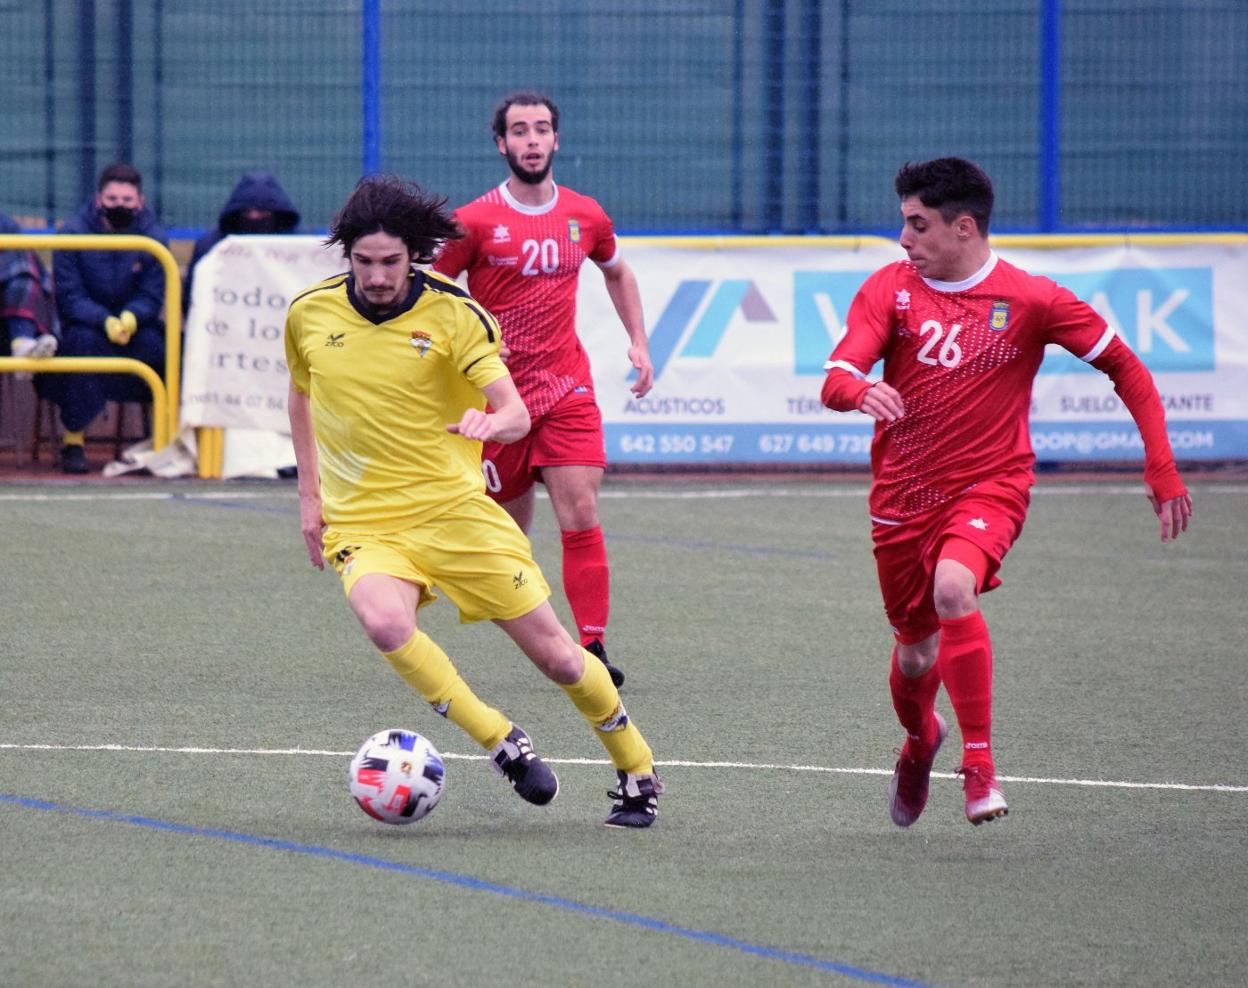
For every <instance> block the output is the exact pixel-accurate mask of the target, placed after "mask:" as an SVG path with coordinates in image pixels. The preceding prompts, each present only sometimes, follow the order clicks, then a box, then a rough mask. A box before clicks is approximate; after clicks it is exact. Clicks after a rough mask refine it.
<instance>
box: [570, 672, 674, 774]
mask: <svg viewBox="0 0 1248 988" xmlns="http://www.w3.org/2000/svg"><path fill="white" fill-rule="evenodd" d="M563 691H564V692H565V693H567V694H568V696H569V697H570V698H571V699H572V703H573V705H575V707H576V709H577V710H579V711H580V712H581V716H582V717H584V718H585V719H586V720H587V721H589V724H590V726H591V727H593V729H594V733H595V734H597V735H598V740H599V741H601V742H602V746H603V747H604V748H606V749H607V754H609V755H610V756H611V763H612V764H613V765H614V766H615V767H616V768H618V769H619V770H620V771H621V772H628V773H630V774H632V775H648V774H650V773H651V772H653V771H654V755H653V753H652V752H651V751H650V746H649V745H648V744H646V739H645V738H643V737H642V736H641V731H639V730H637V725H636V724H634V723H633V722H632V720H631V719H630V718H629V716H628V713H627V711H625V709H624V704H623V703H621V702H620V693H619V690H617V689H616V688H615V684H614V683H612V682H611V675H610V673H608V672H607V667H606V666H604V665H603V664H602V663H601V662H599V661H598V659H597V658H596V657H595V656H593V655H590V654H589V653H588V652H585V671H584V672H583V673H582V674H581V678H580V679H578V680H577V681H576V682H575V683H573V684H572V685H571V686H564V687H563Z"/></svg>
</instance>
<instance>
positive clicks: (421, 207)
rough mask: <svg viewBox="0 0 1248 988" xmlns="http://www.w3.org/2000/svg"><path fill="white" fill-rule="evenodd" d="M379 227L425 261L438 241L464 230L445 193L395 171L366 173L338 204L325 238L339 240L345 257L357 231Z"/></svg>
mask: <svg viewBox="0 0 1248 988" xmlns="http://www.w3.org/2000/svg"><path fill="white" fill-rule="evenodd" d="M379 232H380V233H388V234H389V235H390V236H392V237H398V239H400V240H402V241H403V243H404V245H405V246H406V247H407V249H408V250H409V251H411V254H412V260H413V261H415V262H416V263H417V264H429V263H430V262H431V261H432V260H433V257H434V254H435V253H436V252H437V249H438V247H439V246H440V245H441V244H442V243H444V242H445V241H447V240H458V239H459V238H461V237H462V236H463V235H464V234H463V231H462V230H460V228H459V226H458V225H457V224H456V222H455V219H454V217H452V216H451V212H450V210H449V209H448V208H447V199H446V196H439V195H435V194H434V193H431V192H426V191H425V190H424V189H422V188H421V187H420V186H419V185H417V184H416V183H415V182H409V181H407V180H406V179H402V178H399V177H398V176H397V175H368V176H365V177H364V178H362V179H360V181H359V183H358V184H357V185H356V187H355V191H354V192H352V193H351V195H350V197H348V199H347V201H346V203H345V204H344V205H343V207H342V209H340V210H338V215H337V216H335V217H334V220H333V223H332V224H331V225H330V228H329V237H328V238H326V240H325V244H326V246H328V245H330V244H342V253H343V254H344V255H345V256H348V257H349V256H350V255H351V248H352V247H353V246H354V245H355V242H356V241H357V240H359V239H360V237H367V236H368V235H369V234H372V233H379Z"/></svg>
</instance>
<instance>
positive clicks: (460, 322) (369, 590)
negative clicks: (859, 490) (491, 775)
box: [286, 176, 663, 827]
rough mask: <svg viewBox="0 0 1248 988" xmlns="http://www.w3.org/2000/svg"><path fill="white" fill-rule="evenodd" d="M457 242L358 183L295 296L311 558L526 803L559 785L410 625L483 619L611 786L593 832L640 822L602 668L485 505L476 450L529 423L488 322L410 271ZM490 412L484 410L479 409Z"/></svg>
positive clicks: (644, 793) (396, 198)
mask: <svg viewBox="0 0 1248 988" xmlns="http://www.w3.org/2000/svg"><path fill="white" fill-rule="evenodd" d="M458 235H459V231H458V229H457V227H456V226H455V223H454V221H453V220H452V219H451V217H450V214H449V212H448V211H447V210H446V201H445V200H444V199H441V198H437V197H434V196H430V195H428V194H427V193H425V192H423V191H422V190H421V189H420V188H419V187H418V186H415V185H413V184H410V183H407V182H403V181H401V180H399V179H397V178H393V177H387V176H373V177H369V178H365V179H363V180H362V181H361V182H360V184H359V185H358V186H357V187H356V189H355V191H354V192H353V193H352V194H351V197H350V198H349V199H348V200H347V202H346V204H345V205H344V206H343V208H342V209H341V211H340V212H339V213H338V215H337V216H336V217H335V218H334V221H333V225H332V227H331V230H330V237H329V239H328V241H327V243H329V244H335V243H336V244H341V245H342V248H343V251H344V253H345V255H346V257H347V260H348V262H349V267H350V270H349V272H348V273H346V274H343V275H339V276H337V277H334V278H330V279H328V280H326V281H323V282H321V283H320V284H318V285H315V286H313V287H311V288H309V289H308V290H307V291H305V292H304V293H303V294H301V295H299V296H298V297H297V298H296V299H295V300H294V301H293V302H292V303H291V306H290V312H289V314H288V316H287V321H286V358H287V363H288V364H289V367H290V376H291V383H290V398H289V412H290V423H291V436H292V439H293V442H294V447H295V457H296V462H297V464H298V468H299V514H300V525H301V528H302V531H303V537H304V541H305V542H306V544H307V548H308V553H309V557H310V558H311V560H312V564H313V565H314V566H316V567H317V568H321V569H323V568H324V565H325V560H326V559H328V560H330V561H331V562H332V563H333V565H334V566H335V568H336V569H337V571H338V573H339V575H340V576H341V578H342V583H343V588H344V590H345V592H346V595H347V601H348V603H349V604H350V606H351V609H352V610H353V611H354V612H355V615H356V617H357V618H358V619H359V621H360V624H361V625H362V626H363V628H364V631H365V633H366V634H367V635H368V637H369V639H370V640H371V641H372V642H373V644H374V645H376V647H377V648H378V649H379V650H380V651H381V652H382V654H383V655H385V657H386V659H387V660H388V661H389V662H390V664H391V665H392V666H393V667H394V668H395V670H396V671H397V672H398V673H399V675H400V676H402V677H403V678H404V679H405V680H406V681H407V682H408V683H409V684H410V685H411V686H412V687H413V688H414V689H415V690H416V691H417V692H418V693H419V694H420V695H421V696H422V697H423V698H424V699H425V700H426V701H427V702H428V703H429V704H430V705H431V706H433V708H434V709H435V710H436V711H437V712H438V713H440V714H442V715H443V716H444V717H447V718H448V719H450V720H452V721H454V722H455V723H456V724H458V725H459V726H460V727H461V728H462V729H463V730H464V731H465V732H466V733H467V734H469V735H470V736H471V737H472V738H473V740H475V741H476V742H477V743H478V744H480V745H481V746H482V747H483V748H485V749H486V750H487V751H489V752H490V754H491V757H492V759H493V763H494V766H495V768H496V770H497V771H498V772H499V773H500V774H501V775H503V776H505V777H506V778H507V779H508V780H509V781H510V782H511V784H512V786H513V788H514V789H515V790H516V792H517V793H519V795H520V796H521V797H523V798H524V799H526V800H528V801H529V802H531V803H536V804H539V805H542V804H545V803H549V802H550V801H551V800H552V799H554V797H555V794H556V793H557V792H558V789H559V782H558V779H557V778H556V777H555V774H554V772H552V771H551V770H550V768H549V767H548V766H547V765H546V764H545V763H544V762H543V761H542V759H541V758H539V757H538V756H537V754H536V753H535V752H534V750H533V745H532V743H531V742H530V740H529V737H528V735H527V734H525V732H524V731H523V730H522V729H521V728H519V727H517V726H516V725H515V724H513V723H511V722H510V721H509V720H508V719H507V717H506V716H504V715H503V714H502V713H501V712H500V711H498V710H496V709H495V708H493V707H491V706H489V705H488V704H486V703H484V702H483V701H482V700H480V699H479V698H478V697H477V696H476V694H475V693H473V691H472V690H471V689H470V688H469V687H468V686H467V684H466V683H465V682H464V681H463V679H462V678H460V676H459V673H458V672H457V671H456V669H455V666H454V665H453V664H452V662H451V660H450V659H449V658H448V657H447V655H446V653H445V652H443V651H442V650H441V649H440V648H439V647H438V646H437V645H436V644H435V643H434V642H433V641H432V640H431V639H430V638H429V637H428V636H427V635H425V633H424V632H422V631H421V630H420V628H419V627H418V626H417V611H418V609H419V608H420V607H422V606H424V605H426V604H429V603H432V602H433V601H434V600H435V599H436V593H435V589H436V590H437V591H441V592H442V593H444V594H445V595H446V596H447V597H449V598H450V599H451V601H453V602H454V603H455V604H456V606H458V607H459V610H460V619H461V620H463V621H478V620H484V619H488V620H492V621H494V623H496V624H497V625H498V626H499V627H501V628H502V629H503V630H504V631H506V632H507V634H508V635H509V636H511V638H512V640H513V641H515V643H516V644H517V645H519V646H520V648H521V650H522V651H523V652H524V653H525V654H526V655H527V656H528V657H529V658H530V660H532V662H533V664H534V665H536V666H537V667H538V668H539V669H540V670H541V671H542V672H543V673H544V674H545V675H546V676H547V677H548V678H550V679H551V680H553V681H554V682H555V683H557V684H558V685H559V686H560V687H562V689H563V690H564V692H566V693H567V694H568V696H569V697H570V698H571V700H572V703H573V704H574V705H575V706H576V708H577V710H579V711H580V713H581V715H582V716H583V717H584V718H585V719H586V720H587V721H588V722H589V723H590V724H591V725H592V726H593V728H594V730H595V733H596V735H597V736H598V738H599V740H600V741H601V742H602V744H603V745H604V747H605V748H606V749H607V752H608V754H609V755H610V757H611V761H612V763H613V764H614V766H615V768H616V774H617V777H618V782H619V784H618V786H617V789H616V790H615V791H614V792H613V793H612V794H611V795H612V797H613V800H614V803H613V806H612V809H611V812H610V814H609V815H608V816H607V819H606V823H607V824H608V825H610V826H618V827H648V826H650V824H651V823H653V821H654V819H655V816H656V811H657V804H658V799H657V797H658V796H659V794H660V793H661V792H662V791H663V784H662V782H661V781H660V779H659V776H658V773H656V772H655V770H654V760H653V756H652V754H651V751H650V748H649V746H648V745H647V744H646V741H645V739H644V738H643V737H642V736H641V733H640V732H639V731H638V729H637V727H636V725H635V724H634V723H633V722H632V720H631V718H630V717H629V715H628V713H627V712H626V711H625V709H624V706H623V704H622V703H621V702H620V696H619V693H618V691H617V690H616V688H615V686H614V685H613V684H612V682H611V677H610V676H609V675H608V673H607V670H606V669H605V667H604V666H603V665H602V664H601V663H600V662H599V661H597V660H596V659H594V658H593V657H592V656H590V660H589V661H586V656H587V654H588V653H586V652H585V651H584V649H582V648H580V647H579V646H578V645H577V644H576V642H575V641H573V639H572V637H571V635H569V634H568V632H567V631H566V630H565V629H564V628H563V626H562V625H560V624H559V621H558V619H557V618H556V616H555V613H554V610H553V608H552V607H551V606H550V603H549V600H548V597H549V596H550V589H549V587H548V586H547V583H546V580H545V579H544V578H543V576H542V573H541V570H540V569H538V567H537V565H536V564H535V563H534V562H533V558H532V552H531V549H530V546H529V542H528V539H527V538H526V537H525V536H524V534H523V533H522V532H521V531H520V530H519V528H517V526H516V524H515V523H514V522H513V521H512V520H511V518H510V517H509V516H508V515H507V513H506V512H505V511H503V509H502V508H500V507H499V506H498V505H497V504H495V503H494V502H493V501H491V500H490V498H489V497H487V496H486V494H485V485H484V481H483V479H482V476H481V469H480V462H481V443H482V442H484V441H496V442H514V441H515V440H517V439H519V438H521V437H523V436H524V435H525V434H526V433H527V432H528V429H529V414H528V411H527V410H526V408H525V405H524V403H523V401H521V400H520V396H519V394H518V393H517V391H516V388H515V385H514V384H513V383H512V380H511V377H510V375H509V374H508V372H507V369H506V367H504V366H503V363H502V361H501V360H500V359H499V355H498V352H499V344H500V336H499V332H498V325H497V323H495V321H494V319H493V317H492V316H491V315H490V314H489V313H488V312H486V311H485V310H484V309H483V308H482V307H481V306H480V305H478V304H477V303H476V302H474V301H473V300H472V298H471V297H470V296H469V295H468V294H467V293H466V292H464V291H463V290H462V289H460V288H459V287H457V286H456V285H455V284H453V283H452V282H450V281H447V280H446V279H444V278H442V277H441V276H439V275H436V274H432V273H430V272H426V271H422V270H418V269H416V268H414V267H413V265H415V264H427V263H428V262H429V260H430V259H431V257H432V255H433V252H434V250H435V249H436V247H437V245H438V244H439V243H440V242H442V241H444V240H447V239H454V238H455V237H457V236H458ZM487 401H488V402H489V408H490V411H489V412H486V411H485V407H486V402H487Z"/></svg>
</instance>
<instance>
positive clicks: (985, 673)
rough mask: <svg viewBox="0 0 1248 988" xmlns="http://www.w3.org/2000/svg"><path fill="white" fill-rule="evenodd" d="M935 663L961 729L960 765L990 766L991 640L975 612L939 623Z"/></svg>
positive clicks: (979, 614)
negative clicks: (938, 645) (938, 644)
mask: <svg viewBox="0 0 1248 988" xmlns="http://www.w3.org/2000/svg"><path fill="white" fill-rule="evenodd" d="M936 666H937V668H939V669H940V678H941V679H942V680H943V681H944V684H945V691H946V692H947V693H948V694H949V702H950V703H952V704H953V712H954V713H955V714H957V717H958V729H959V730H960V731H961V732H962V764H963V765H973V764H975V765H984V766H987V767H988V768H990V769H991V768H992V740H991V735H992V640H991V639H990V638H989V637H988V625H987V624H985V623H984V617H983V615H982V614H981V613H980V612H979V611H974V612H973V613H971V614H967V615H966V616H965V617H960V618H945V619H943V620H942V621H941V622H940V648H939V649H938V650H937V652H936Z"/></svg>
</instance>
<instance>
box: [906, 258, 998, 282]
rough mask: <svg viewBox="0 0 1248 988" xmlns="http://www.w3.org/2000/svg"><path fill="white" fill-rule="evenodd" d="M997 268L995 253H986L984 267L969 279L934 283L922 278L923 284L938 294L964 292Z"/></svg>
mask: <svg viewBox="0 0 1248 988" xmlns="http://www.w3.org/2000/svg"><path fill="white" fill-rule="evenodd" d="M996 266H997V254H996V251H992V250H990V251H989V252H988V260H986V261H984V266H983V267H981V268H980V269H979V270H978V271H976V272H975V273H974V274H973V275H971V276H970V277H969V278H963V279H962V280H961V281H936V280H934V279H932V278H924V279H923V283H924V284H925V285H927V287H928V288H934V289H936V291H938V292H964V291H967V290H968V289H970V288H974V287H975V286H976V285H978V284H979V283H980V282H981V281H983V280H984V279H985V278H987V277H988V276H989V275H990V274H992V269H993V268H995V267H996Z"/></svg>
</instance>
